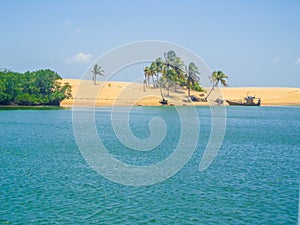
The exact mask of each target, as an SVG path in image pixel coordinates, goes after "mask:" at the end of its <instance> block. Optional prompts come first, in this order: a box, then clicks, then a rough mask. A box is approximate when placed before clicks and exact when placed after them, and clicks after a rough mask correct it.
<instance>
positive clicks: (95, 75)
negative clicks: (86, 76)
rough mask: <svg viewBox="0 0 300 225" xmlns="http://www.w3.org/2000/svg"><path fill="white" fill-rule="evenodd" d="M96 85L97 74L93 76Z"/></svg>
mask: <svg viewBox="0 0 300 225" xmlns="http://www.w3.org/2000/svg"><path fill="white" fill-rule="evenodd" d="M93 81H94V85H96V74H94V76H93Z"/></svg>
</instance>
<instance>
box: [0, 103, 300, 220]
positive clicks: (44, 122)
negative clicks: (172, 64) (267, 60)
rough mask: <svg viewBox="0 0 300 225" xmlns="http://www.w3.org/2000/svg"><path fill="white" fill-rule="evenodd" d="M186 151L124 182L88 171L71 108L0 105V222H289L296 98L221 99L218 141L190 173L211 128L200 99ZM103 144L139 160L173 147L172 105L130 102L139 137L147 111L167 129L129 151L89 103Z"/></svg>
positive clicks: (297, 149) (297, 160) (295, 186)
mask: <svg viewBox="0 0 300 225" xmlns="http://www.w3.org/2000/svg"><path fill="white" fill-rule="evenodd" d="M197 110H198V113H199V118H200V124H201V131H200V137H199V143H198V145H197V148H196V151H195V153H194V155H193V156H192V158H191V160H190V161H189V162H188V163H187V164H186V166H185V167H184V168H183V169H182V170H181V171H180V172H179V173H177V174H176V175H175V176H173V177H171V178H169V179H168V180H165V181H163V182H161V183H158V184H155V185H153V186H146V187H128V186H122V185H120V184H116V183H113V182H111V181H109V180H107V179H105V178H103V177H102V176H100V175H99V174H98V173H97V172H95V171H94V170H92V169H91V168H90V167H89V166H88V164H87V163H86V162H85V160H84V159H83V157H82V155H81V153H80V151H79V150H78V147H77V145H76V142H75V138H74V135H73V127H72V111H71V110H24V109H22V110H3V109H2V110H0V137H1V139H0V224H297V218H298V199H299V182H300V174H299V171H300V116H299V115H300V107H254V108H251V107H250V108H244V107H228V108H227V128H226V134H225V138H224V141H223V145H222V147H221V149H220V150H219V154H218V155H217V157H216V159H215V160H214V162H213V163H212V164H211V165H210V167H209V168H208V169H207V170H205V171H204V172H199V161H200V159H201V156H202V154H203V152H204V149H205V146H206V144H207V140H208V137H209V132H210V122H211V121H210V111H209V108H208V107H199V108H197ZM96 111H97V112H96V124H97V129H98V132H99V135H100V136H101V137H103V139H104V140H105V146H106V147H107V148H109V149H111V153H112V154H114V156H115V157H116V158H118V159H120V160H122V161H124V162H127V163H131V164H136V165H147V164H151V163H156V162H159V161H161V160H162V159H164V158H165V157H167V156H168V155H169V154H170V153H171V152H172V150H173V149H174V148H175V146H176V140H177V139H178V137H179V135H180V134H179V130H180V129H179V128H180V124H179V123H178V116H177V114H176V111H175V110H174V109H172V108H171V107H137V108H135V109H134V110H133V111H132V113H131V114H130V124H131V126H132V131H133V133H134V134H135V135H136V136H138V137H140V138H145V137H147V136H148V135H149V134H150V132H149V129H148V126H147V123H148V122H149V120H150V119H151V118H152V117H154V116H160V117H162V118H163V119H164V120H165V122H166V124H167V125H168V130H167V136H166V138H165V140H164V141H163V142H162V143H161V145H159V147H158V148H157V149H154V150H153V151H150V152H144V153H143V152H136V151H133V150H130V149H128V148H126V147H124V146H122V144H121V143H120V142H119V141H118V139H117V138H116V137H115V135H114V133H113V129H112V128H111V127H110V109H109V108H100V109H97V110H96Z"/></svg>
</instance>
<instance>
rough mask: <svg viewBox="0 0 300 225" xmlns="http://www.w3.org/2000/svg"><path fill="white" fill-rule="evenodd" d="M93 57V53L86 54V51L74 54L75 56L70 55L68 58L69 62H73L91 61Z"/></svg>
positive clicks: (67, 61)
mask: <svg viewBox="0 0 300 225" xmlns="http://www.w3.org/2000/svg"><path fill="white" fill-rule="evenodd" d="M92 59H93V56H92V55H91V54H85V53H78V54H76V55H74V56H73V57H69V58H67V59H66V63H67V64H73V63H89V62H90V61H91V60H92Z"/></svg>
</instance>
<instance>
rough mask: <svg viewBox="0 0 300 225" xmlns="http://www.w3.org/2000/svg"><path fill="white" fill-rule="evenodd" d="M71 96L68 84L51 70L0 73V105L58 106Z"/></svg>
mask: <svg viewBox="0 0 300 225" xmlns="http://www.w3.org/2000/svg"><path fill="white" fill-rule="evenodd" d="M71 96H72V95H71V86H70V84H68V83H65V84H63V85H62V84H61V77H60V76H59V75H58V74H57V73H56V72H54V71H52V70H49V69H46V70H37V71H33V72H29V71H28V72H25V73H18V72H14V71H10V70H2V71H0V105H32V106H34V105H59V104H60V102H61V101H62V100H64V99H66V98H70V97H71Z"/></svg>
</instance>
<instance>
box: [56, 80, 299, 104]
mask: <svg viewBox="0 0 300 225" xmlns="http://www.w3.org/2000/svg"><path fill="white" fill-rule="evenodd" d="M63 82H69V83H70V84H71V85H72V95H73V98H72V99H66V100H64V101H63V102H62V103H61V106H64V107H72V106H73V105H77V106H94V105H96V106H112V105H118V106H132V105H143V106H158V105H160V103H159V100H160V99H161V93H160V89H159V88H153V87H146V88H145V90H144V88H143V84H139V83H129V82H105V83H104V82H97V84H96V85H93V83H92V81H86V80H83V81H81V80H76V79H63ZM206 89H207V90H208V91H209V90H210V88H206ZM247 93H248V94H249V95H253V96H256V97H260V98H261V99H262V100H261V104H262V106H264V105H265V106H267V105H270V106H276V105H283V106H285V105H300V88H281V87H272V88H265V87H238V88H234V87H229V88H220V89H218V90H215V91H213V92H212V94H211V96H210V100H211V102H213V100H214V99H216V98H220V97H221V98H223V99H225V100H226V99H240V98H243V97H245V96H246V95H247ZM191 94H192V95H194V96H197V97H200V96H199V95H201V94H203V93H199V92H194V91H192V92H191ZM204 94H205V93H204ZM163 95H164V96H166V99H168V103H169V104H173V105H208V104H209V103H204V102H196V103H195V102H193V103H191V102H189V101H188V99H187V90H185V89H183V88H179V87H178V88H177V90H176V92H174V90H173V89H172V90H170V96H169V97H167V91H166V90H163Z"/></svg>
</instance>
